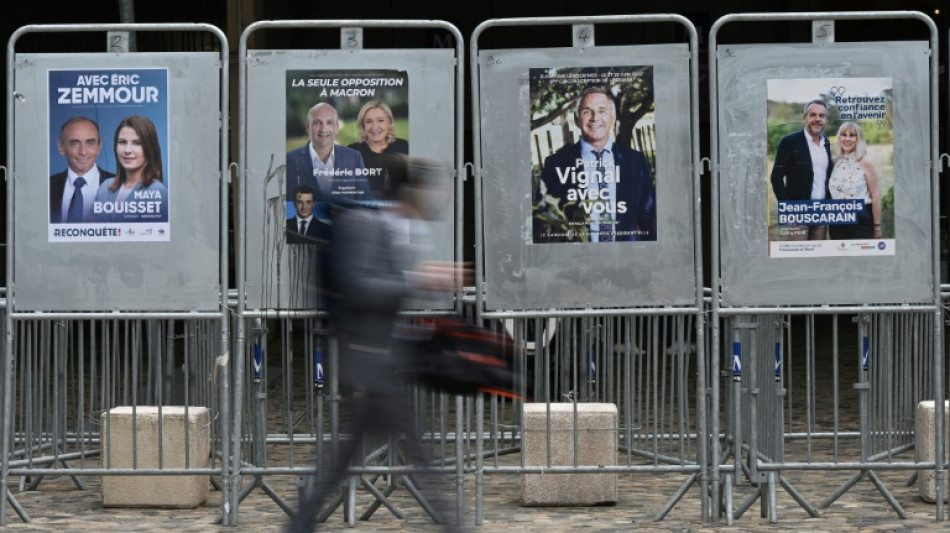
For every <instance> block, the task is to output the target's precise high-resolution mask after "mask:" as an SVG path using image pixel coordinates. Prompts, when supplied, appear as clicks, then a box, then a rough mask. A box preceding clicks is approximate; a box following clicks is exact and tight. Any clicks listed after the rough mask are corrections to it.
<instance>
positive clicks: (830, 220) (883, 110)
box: [766, 78, 899, 257]
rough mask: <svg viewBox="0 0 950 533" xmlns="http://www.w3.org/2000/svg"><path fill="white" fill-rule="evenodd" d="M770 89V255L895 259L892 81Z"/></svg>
mask: <svg viewBox="0 0 950 533" xmlns="http://www.w3.org/2000/svg"><path fill="white" fill-rule="evenodd" d="M767 83H768V128H767V134H768V154H767V157H768V169H769V170H768V176H767V178H766V179H768V183H769V187H768V190H769V194H768V199H767V202H768V220H767V224H768V235H769V255H770V256H771V257H834V256H868V255H894V253H895V239H894V234H895V229H894V194H895V191H894V189H895V183H894V129H893V123H894V121H893V106H892V104H893V98H892V87H893V85H892V83H891V78H816V79H772V80H768V82H767ZM898 194H899V192H898Z"/></svg>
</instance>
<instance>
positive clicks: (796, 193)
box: [771, 130, 834, 201]
mask: <svg viewBox="0 0 950 533" xmlns="http://www.w3.org/2000/svg"><path fill="white" fill-rule="evenodd" d="M830 144H831V143H828V142H826V143H825V151H826V152H827V153H828V172H827V173H826V174H825V198H828V197H829V196H828V178H830V177H831V170H832V168H834V165H833V164H831V147H830ZM814 176H815V174H814V170H813V169H812V166H811V152H809V151H808V139H806V138H805V131H804V130H798V131H796V132H793V133H789V134H788V135H786V136H785V137H782V140H781V141H779V143H778V148H777V149H776V151H775V164H774V165H773V166H772V175H771V181H772V191H773V192H774V193H775V199H776V200H779V201H783V200H811V186H812V181H814Z"/></svg>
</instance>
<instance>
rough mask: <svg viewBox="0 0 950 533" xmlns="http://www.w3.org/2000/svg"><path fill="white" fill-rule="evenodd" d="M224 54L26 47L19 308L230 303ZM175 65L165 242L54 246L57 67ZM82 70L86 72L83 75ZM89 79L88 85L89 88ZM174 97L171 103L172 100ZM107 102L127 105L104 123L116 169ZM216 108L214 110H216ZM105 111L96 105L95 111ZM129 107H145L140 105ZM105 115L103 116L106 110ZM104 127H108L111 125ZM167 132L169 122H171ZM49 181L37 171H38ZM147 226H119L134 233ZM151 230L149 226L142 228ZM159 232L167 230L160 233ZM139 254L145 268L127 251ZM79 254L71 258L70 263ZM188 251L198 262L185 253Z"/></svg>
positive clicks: (21, 80)
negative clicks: (223, 268)
mask: <svg viewBox="0 0 950 533" xmlns="http://www.w3.org/2000/svg"><path fill="white" fill-rule="evenodd" d="M220 67H221V63H220V58H219V54H217V53H204V52H182V53H160V54H159V53H137V54H17V56H16V67H15V71H14V75H15V77H16V78H15V80H16V88H15V90H16V91H17V93H18V94H20V95H21V96H22V98H21V99H17V103H16V105H14V106H13V109H14V112H15V114H14V115H13V119H14V121H15V125H14V126H15V130H14V135H13V139H14V149H15V151H16V154H17V158H16V165H15V167H14V175H13V180H14V182H15V186H14V188H13V191H14V204H13V205H14V212H13V213H11V214H10V215H9V216H15V217H16V220H17V222H18V223H17V224H16V225H15V227H14V232H15V255H14V263H13V267H14V272H15V274H14V275H15V285H13V286H14V287H16V288H15V289H14V290H13V291H12V292H13V294H12V296H14V298H13V299H12V300H11V303H12V306H11V309H13V310H59V311H112V310H143V309H150V310H155V311H162V310H195V311H216V310H218V308H219V305H220V301H221V296H220V294H221V285H220V281H219V271H218V265H219V260H220V249H221V245H222V244H221V242H220V231H219V228H220V220H221V213H220V210H219V204H220V200H219V198H220V194H221V192H220V191H221V188H220V176H221V168H220V160H219V157H218V153H219V151H220V150H219V148H220V135H221V116H220V115H219V114H218V113H216V112H215V110H217V109H218V107H219V101H220V98H221V84H220V76H219V71H220ZM145 68H155V69H162V70H166V71H167V84H168V88H167V91H168V92H167V95H165V94H162V95H159V98H162V99H164V98H167V113H168V118H167V121H168V125H167V127H168V144H167V145H165V146H162V149H163V150H165V151H166V154H164V158H167V163H166V165H165V168H164V176H165V177H164V183H165V185H166V188H167V191H168V194H169V199H170V203H169V206H168V221H169V231H168V238H167V239H165V240H164V242H128V241H126V240H123V241H122V242H51V237H49V231H50V230H49V229H48V228H52V227H56V226H58V225H57V224H50V223H49V218H48V217H49V214H48V213H49V208H48V206H49V205H50V201H49V198H50V195H51V194H52V193H51V192H50V188H51V181H50V180H49V179H47V178H49V177H50V176H51V175H53V174H56V173H58V172H60V171H62V170H64V168H65V164H64V167H63V168H50V163H49V161H50V159H49V157H48V156H47V154H48V153H49V152H54V153H55V152H56V150H57V148H56V142H55V139H56V137H58V135H59V131H58V129H57V130H55V131H50V130H51V129H52V126H49V127H48V124H49V121H48V120H47V116H48V112H49V111H50V106H51V105H53V104H50V98H52V97H53V95H55V96H56V97H57V98H59V97H60V96H61V95H59V93H58V92H57V91H55V90H54V89H56V88H55V87H51V86H49V84H48V83H47V82H48V76H47V73H48V72H50V71H57V70H58V71H63V70H69V71H77V72H78V73H80V74H82V73H92V72H97V71H103V70H108V71H110V72H113V73H121V72H139V71H141V70H142V69H145ZM77 76H78V74H77ZM81 89H82V87H80V90H81ZM162 102H164V100H162ZM105 107H110V108H114V111H115V113H119V115H117V116H116V118H115V119H114V120H110V122H109V123H110V124H112V127H111V128H110V130H109V131H106V130H105V129H103V130H102V131H101V135H100V137H101V139H102V149H101V152H100V159H103V158H107V159H108V160H109V161H110V162H111V164H110V166H109V167H108V168H107V170H109V171H112V170H116V165H117V164H118V163H117V161H116V160H115V155H114V152H113V133H114V132H113V131H112V129H113V128H114V125H115V123H116V122H117V121H118V119H119V117H121V116H122V115H121V113H122V112H123V109H122V106H121V105H120V104H110V105H106V106H105ZM209 110H210V112H208V111H209ZM100 112H101V110H100V109H98V108H97V107H96V106H95V105H92V104H91V105H90V110H89V111H88V113H92V114H94V115H95V114H98V113H100ZM127 113H130V114H135V113H141V111H140V110H138V108H135V107H130V108H129V111H127ZM100 121H102V119H101V118H100ZM101 126H102V127H103V128H104V127H105V126H106V123H105V122H103V124H102V125H101ZM160 130H161V128H160ZM38 177H39V178H41V179H37V178H38ZM140 225H141V223H133V224H122V223H119V224H115V228H116V231H118V232H121V233H122V235H123V237H128V233H129V231H136V230H137V229H138V228H139V227H140ZM139 231H148V230H139ZM155 231H156V232H157V231H159V230H158V229H156V230H155ZM130 256H135V257H136V258H137V260H136V263H135V267H134V268H130V267H129V266H128V257H130ZM64 257H69V261H64V260H63V258H64ZM183 258H187V260H182V259H183Z"/></svg>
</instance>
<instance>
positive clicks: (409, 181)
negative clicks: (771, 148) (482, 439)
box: [286, 158, 468, 533]
mask: <svg viewBox="0 0 950 533" xmlns="http://www.w3.org/2000/svg"><path fill="white" fill-rule="evenodd" d="M387 168H389V171H390V174H389V176H390V186H391V187H390V188H389V189H385V190H384V191H383V193H382V194H383V195H384V199H385V200H386V203H385V205H382V206H367V205H365V204H362V203H359V202H338V203H334V204H333V205H332V206H331V209H332V210H333V211H332V213H333V215H332V219H333V224H332V225H331V226H330V232H331V234H332V238H331V239H330V241H329V243H330V244H329V247H328V249H327V253H326V255H325V258H326V262H327V265H328V268H327V274H328V276H327V279H325V280H324V283H326V285H327V287H328V291H327V299H328V308H329V325H330V329H331V332H332V334H333V335H334V336H335V337H336V339H337V345H338V347H339V348H338V350H339V357H338V361H339V372H340V378H341V379H342V380H343V381H344V382H346V383H347V384H348V385H349V386H350V387H352V388H353V389H355V390H359V391H360V394H359V395H358V396H355V397H354V402H353V408H352V416H351V417H349V419H348V420H347V421H346V423H347V424H348V427H347V428H345V429H344V431H343V432H342V433H344V434H347V435H351V436H353V440H352V441H349V442H347V443H346V445H345V446H343V447H341V450H340V454H339V455H337V456H335V457H334V458H333V460H332V461H331V462H330V463H329V464H325V465H323V466H320V467H318V468H317V470H316V471H315V473H314V478H315V480H314V483H313V484H312V487H311V489H310V490H309V491H308V493H307V494H306V495H305V496H304V497H303V498H302V499H301V501H300V507H299V510H298V512H297V513H296V514H294V515H293V516H292V518H291V522H290V523H289V524H288V525H287V529H286V531H288V532H293V533H303V532H309V531H313V529H314V526H315V521H316V517H317V515H318V514H319V513H320V511H321V509H320V506H321V504H322V503H323V502H324V501H325V500H326V499H327V497H328V496H329V495H330V493H331V492H332V491H333V490H335V489H338V488H339V486H340V480H341V479H342V478H343V477H344V475H345V474H346V469H347V467H348V466H349V465H350V462H351V460H352V459H354V458H355V457H356V456H357V454H358V453H359V452H360V451H361V450H362V446H361V443H362V438H363V437H364V436H367V435H376V436H380V435H381V436H388V435H389V434H394V435H401V436H402V437H403V439H401V440H402V442H404V443H405V445H406V447H407V454H406V459H407V460H408V461H410V462H411V463H414V464H415V465H416V466H424V465H427V464H429V461H428V460H427V459H428V458H427V455H428V453H427V449H426V447H425V446H423V445H422V444H421V443H420V442H419V441H418V440H417V438H416V435H418V434H420V433H419V430H418V428H416V427H415V418H414V416H413V409H412V407H411V405H410V402H409V391H408V389H407V388H406V383H405V377H404V374H403V373H402V372H401V371H402V370H404V369H405V368H406V367H407V365H408V364H409V363H410V362H411V361H412V360H413V356H414V355H415V354H414V352H413V351H412V349H411V343H410V342H408V341H409V339H408V338H406V337H405V333H406V331H407V329H406V327H405V326H404V325H401V324H400V319H399V316H398V312H399V309H400V308H402V306H403V305H404V304H405V302H406V298H407V297H408V296H409V295H410V294H411V293H412V292H413V291H415V290H441V291H449V292H455V291H458V290H460V289H461V287H462V286H463V284H464V281H465V278H466V277H467V274H468V272H467V271H466V270H465V268H464V266H463V265H458V264H454V263H438V262H431V261H421V260H420V257H419V256H418V249H419V245H420V244H421V243H423V242H424V241H425V240H426V239H425V238H424V237H425V235H427V234H428V232H426V231H420V229H421V227H422V226H425V225H426V222H427V221H431V220H435V219H436V218H437V217H439V216H440V213H441V212H442V211H444V209H445V207H446V205H448V201H449V199H450V198H451V189H450V186H451V183H452V181H451V179H450V178H447V176H446V174H447V173H446V172H445V169H444V168H442V167H441V166H440V165H438V164H436V163H434V162H431V161H427V160H420V159H406V158H393V159H392V160H391V162H390V163H388V164H387ZM399 455H400V454H399V453H397V452H395V451H394V452H393V456H394V457H397V456H399ZM423 474H426V473H425V472H422V473H416V474H413V483H414V484H416V487H417V489H418V490H419V491H424V492H425V499H426V500H427V501H428V502H429V509H430V512H432V513H433V518H436V519H437V520H438V521H439V522H440V523H442V525H443V530H445V531H454V530H455V528H454V527H453V526H452V525H451V524H450V523H449V522H447V520H448V517H449V516H450V515H449V514H448V512H449V511H450V510H451V505H450V504H451V502H450V501H448V500H446V499H445V498H444V497H442V495H441V493H439V492H438V491H437V490H435V489H434V487H433V485H434V483H433V481H434V480H433V479H432V478H433V476H432V475H431V474H434V472H429V473H428V474H429V475H423Z"/></svg>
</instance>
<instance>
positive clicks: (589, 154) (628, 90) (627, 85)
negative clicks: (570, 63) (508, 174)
mask: <svg viewBox="0 0 950 533" xmlns="http://www.w3.org/2000/svg"><path fill="white" fill-rule="evenodd" d="M528 76H529V85H530V107H531V108H530V117H529V118H530V122H531V124H530V131H531V134H530V136H529V146H528V149H529V150H530V154H531V197H532V199H531V211H532V213H531V242H532V243H533V244H542V243H611V242H625V241H626V242H630V241H656V240H657V227H656V226H657V223H656V220H657V213H656V180H657V174H656V129H655V123H656V117H655V109H654V86H653V67H652V66H614V67H569V68H568V67H562V68H532V69H529V73H528Z"/></svg>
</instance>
